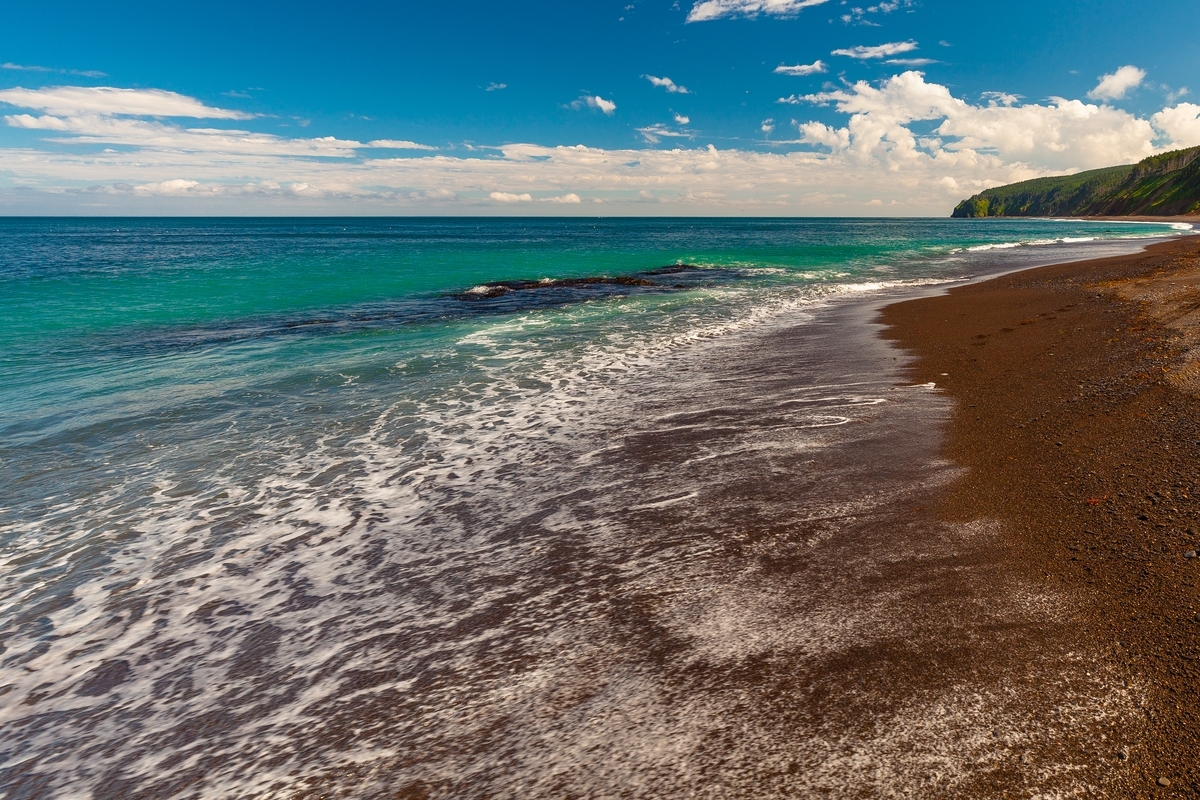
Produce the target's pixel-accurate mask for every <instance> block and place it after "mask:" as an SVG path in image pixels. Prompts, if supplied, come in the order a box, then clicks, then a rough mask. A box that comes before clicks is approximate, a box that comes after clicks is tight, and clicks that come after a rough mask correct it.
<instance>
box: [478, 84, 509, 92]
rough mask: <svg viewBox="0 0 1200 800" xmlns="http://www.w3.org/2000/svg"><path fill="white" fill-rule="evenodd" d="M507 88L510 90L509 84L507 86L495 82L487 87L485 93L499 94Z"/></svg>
mask: <svg viewBox="0 0 1200 800" xmlns="http://www.w3.org/2000/svg"><path fill="white" fill-rule="evenodd" d="M507 88H508V84H507V83H495V82H492V83H489V84H488V85H487V88H486V89H484V91H485V92H498V91H500V90H502V89H507Z"/></svg>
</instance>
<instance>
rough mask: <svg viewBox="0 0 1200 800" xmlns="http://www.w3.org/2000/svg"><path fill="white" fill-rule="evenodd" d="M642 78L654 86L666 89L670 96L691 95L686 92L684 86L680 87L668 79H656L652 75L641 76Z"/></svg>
mask: <svg viewBox="0 0 1200 800" xmlns="http://www.w3.org/2000/svg"><path fill="white" fill-rule="evenodd" d="M642 77H643V78H645V79H646V80H648V81H650V82H651V83H652V84H654V85H655V86H659V87H661V88H663V89H666V90H667V91H668V92H670V93H671V94H691V92H689V91H688V90H687V87H686V86H680V85H679V84H677V83H675V81H673V80H671V79H670V78H656V77H654V76H653V75H643V76H642Z"/></svg>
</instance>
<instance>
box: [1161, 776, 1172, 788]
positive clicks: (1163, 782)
mask: <svg viewBox="0 0 1200 800" xmlns="http://www.w3.org/2000/svg"><path fill="white" fill-rule="evenodd" d="M1158 785H1159V786H1163V787H1166V786H1170V785H1171V779H1170V778H1159V779H1158Z"/></svg>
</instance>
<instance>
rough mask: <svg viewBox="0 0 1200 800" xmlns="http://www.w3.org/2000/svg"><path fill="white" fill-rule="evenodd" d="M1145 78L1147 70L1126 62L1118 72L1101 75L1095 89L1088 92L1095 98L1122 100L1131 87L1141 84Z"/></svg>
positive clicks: (1134, 87) (1089, 95)
mask: <svg viewBox="0 0 1200 800" xmlns="http://www.w3.org/2000/svg"><path fill="white" fill-rule="evenodd" d="M1145 79H1146V70H1144V69H1138V68H1137V67H1135V66H1133V65H1132V64H1126V65H1125V66H1123V67H1120V68H1118V69H1117V71H1116V72H1110V73H1109V74H1107V75H1101V76H1100V82H1099V83H1098V84H1096V88H1095V89H1092V90H1091V91H1090V92H1088V97H1090V98H1092V99H1093V100H1120V99H1121V98H1122V97H1124V96H1125V95H1126V94H1128V93H1129V91H1130V90H1131V89H1136V88H1137V87H1139V86H1141V85H1142V81H1143V80H1145Z"/></svg>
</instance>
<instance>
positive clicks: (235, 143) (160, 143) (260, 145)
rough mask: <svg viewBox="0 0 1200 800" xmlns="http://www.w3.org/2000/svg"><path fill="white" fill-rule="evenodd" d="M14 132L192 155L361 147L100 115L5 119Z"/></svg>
mask: <svg viewBox="0 0 1200 800" xmlns="http://www.w3.org/2000/svg"><path fill="white" fill-rule="evenodd" d="M4 121H5V123H7V124H8V125H9V126H10V127H13V128H24V129H27V130H44V131H53V132H57V133H67V134H71V135H70V136H69V137H67V138H65V139H60V140H59V141H66V142H68V143H72V144H117V145H130V146H135V147H144V148H152V149H159V148H161V149H177V150H182V151H187V152H194V153H229V154H247V155H279V156H325V157H333V158H349V157H352V156H354V155H355V151H356V150H357V149H358V148H361V147H363V144H362V143H360V142H356V141H352V140H345V139H335V138H334V137H332V136H322V137H317V138H314V139H292V138H285V137H282V136H274V135H272V134H269V133H254V132H251V131H241V130H227V129H219V128H183V127H180V126H178V125H171V124H167V123H162V122H158V121H155V120H142V119H121V118H117V117H104V116H99V115H94V114H90V115H81V116H75V117H55V116H50V115H44V116H40V117H35V116H33V115H31V114H14V115H10V116H6V117H4Z"/></svg>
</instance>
